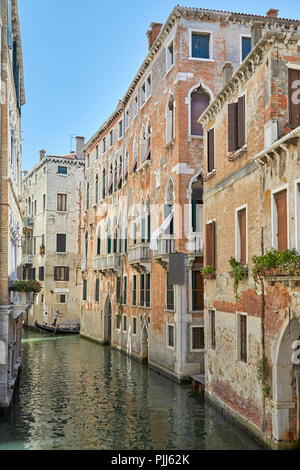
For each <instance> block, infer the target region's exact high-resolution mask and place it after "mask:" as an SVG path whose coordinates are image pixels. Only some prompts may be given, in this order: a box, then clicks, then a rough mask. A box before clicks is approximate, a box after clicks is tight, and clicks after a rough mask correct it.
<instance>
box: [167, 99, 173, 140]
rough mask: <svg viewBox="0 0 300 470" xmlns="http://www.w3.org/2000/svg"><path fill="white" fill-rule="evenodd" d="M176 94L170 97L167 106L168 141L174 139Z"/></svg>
mask: <svg viewBox="0 0 300 470" xmlns="http://www.w3.org/2000/svg"><path fill="white" fill-rule="evenodd" d="M174 125H175V122H174V96H173V95H171V96H170V97H169V101H168V106H167V143H169V142H171V141H172V140H173V139H174Z"/></svg>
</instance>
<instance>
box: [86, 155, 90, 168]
mask: <svg viewBox="0 0 300 470" xmlns="http://www.w3.org/2000/svg"><path fill="white" fill-rule="evenodd" d="M86 166H87V168H89V167H90V154H89V153H88V154H87V157H86Z"/></svg>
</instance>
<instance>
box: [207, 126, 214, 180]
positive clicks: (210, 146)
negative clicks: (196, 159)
mask: <svg viewBox="0 0 300 470" xmlns="http://www.w3.org/2000/svg"><path fill="white" fill-rule="evenodd" d="M214 169H215V130H214V129H210V131H208V133H207V172H208V173H211V172H212V171H213V170H214Z"/></svg>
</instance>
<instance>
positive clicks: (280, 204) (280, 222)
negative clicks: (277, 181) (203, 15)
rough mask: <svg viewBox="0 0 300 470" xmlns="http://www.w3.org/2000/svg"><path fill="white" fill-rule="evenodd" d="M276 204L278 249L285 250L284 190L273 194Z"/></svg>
mask: <svg viewBox="0 0 300 470" xmlns="http://www.w3.org/2000/svg"><path fill="white" fill-rule="evenodd" d="M275 200H276V206H277V226H278V234H277V239H278V250H279V251H285V250H287V248H288V243H287V198H286V190H284V191H280V192H279V193H277V194H276V195H275Z"/></svg>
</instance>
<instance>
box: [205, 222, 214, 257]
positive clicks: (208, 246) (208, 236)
mask: <svg viewBox="0 0 300 470" xmlns="http://www.w3.org/2000/svg"><path fill="white" fill-rule="evenodd" d="M205 231H206V233H205V242H206V243H205V245H206V247H205V255H206V256H205V258H206V260H205V264H206V266H211V248H212V243H211V242H212V240H211V224H207V225H206V227H205Z"/></svg>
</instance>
